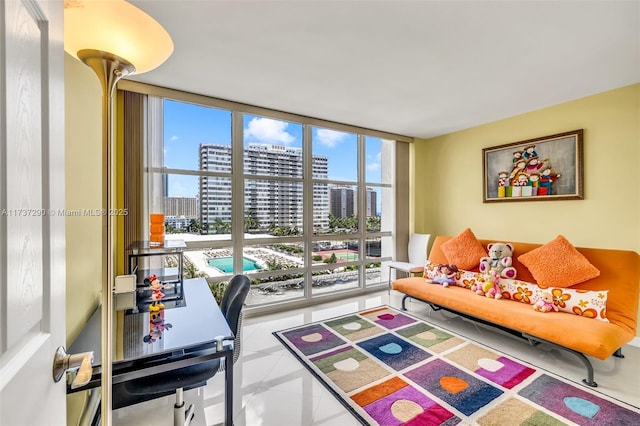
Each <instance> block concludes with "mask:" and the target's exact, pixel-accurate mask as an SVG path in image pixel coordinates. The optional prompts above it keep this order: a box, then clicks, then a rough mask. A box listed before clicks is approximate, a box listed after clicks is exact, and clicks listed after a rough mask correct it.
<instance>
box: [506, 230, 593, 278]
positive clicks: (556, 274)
mask: <svg viewBox="0 0 640 426" xmlns="http://www.w3.org/2000/svg"><path fill="white" fill-rule="evenodd" d="M518 261H520V263H522V264H523V265H524V266H526V267H527V269H529V271H531V275H533V278H535V280H536V282H537V283H538V285H541V286H544V287H560V288H566V287H571V286H572V285H574V284H578V283H581V282H584V281H587V280H590V279H592V278H595V277H597V276H599V275H600V271H599V270H598V269H597V268H596V267H595V266H593V265H592V264H591V263H589V261H588V260H587V259H586V258H585V257H584V256H583V255H582V254H581V253H580V252H578V250H576V248H575V247H574V246H573V245H571V243H570V242H569V241H567V239H566V238H564V237H563V236H562V235H558V236H557V237H556V238H555V239H554V240H553V241H550V242H548V243H547V244H544V245H542V246H540V247H538V248H537V249H534V250H531V251H529V252H527V253H524V254H522V255H520V256H518Z"/></svg>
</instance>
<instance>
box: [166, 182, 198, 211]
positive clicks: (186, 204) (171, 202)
mask: <svg viewBox="0 0 640 426" xmlns="http://www.w3.org/2000/svg"><path fill="white" fill-rule="evenodd" d="M165 176H167V175H165ZM165 188H166V186H165ZM164 214H165V215H166V216H174V217H181V216H183V217H186V218H191V219H193V218H196V217H198V199H197V198H196V197H165V198H164Z"/></svg>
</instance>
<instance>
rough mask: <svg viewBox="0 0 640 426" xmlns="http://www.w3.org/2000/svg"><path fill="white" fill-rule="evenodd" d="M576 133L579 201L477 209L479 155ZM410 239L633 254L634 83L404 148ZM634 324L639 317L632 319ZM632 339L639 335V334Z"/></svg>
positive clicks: (639, 118) (639, 212) (639, 182)
mask: <svg viewBox="0 0 640 426" xmlns="http://www.w3.org/2000/svg"><path fill="white" fill-rule="evenodd" d="M576 129H584V200H569V201H535V202H533V201H532V202H511V203H509V202H507V203H487V204H485V203H483V202H482V148H486V147H491V146H496V145H501V144H505V143H510V142H517V141H521V140H527V139H533V138H536V137H541V136H545V135H551V134H555V133H561V132H566V131H571V130H576ZM412 167H413V170H414V171H415V172H414V175H413V179H412V181H411V186H412V189H411V197H412V205H413V210H414V215H413V218H414V223H413V224H412V229H415V232H426V233H432V234H436V235H437V234H445V235H456V234H458V233H459V232H460V231H462V230H463V229H464V228H466V227H469V228H471V229H472V230H473V232H474V233H475V234H476V236H477V237H478V238H486V239H494V240H511V241H525V242H535V243H545V242H547V241H549V240H551V239H553V238H554V237H555V236H556V235H558V234H562V235H564V236H565V237H566V238H567V239H568V240H569V241H571V242H572V243H573V244H574V245H576V246H581V247H599V248H615V249H623V250H633V251H636V252H639V251H640V84H635V85H632V86H627V87H623V88H620V89H616V90H612V91H609V92H604V93H601V94H597V95H593V96H589V97H586V98H582V99H578V100H575V101H571V102H567V103H563V104H559V105H555V106H552V107H549V108H545V109H542V110H538V111H534V112H530V113H527V114H522V115H518V116H515V117H511V118H507V119H504V120H500V121H496V122H493V123H489V124H485V125H482V126H478V127H473V128H470V129H466V130H462V131H459V132H456V133H451V134H448V135H445V136H440V137H437V138H432V139H427V140H420V139H418V140H416V143H414V144H413V145H412ZM638 317H639V322H640V313H639V315H638ZM639 335H640V334H639Z"/></svg>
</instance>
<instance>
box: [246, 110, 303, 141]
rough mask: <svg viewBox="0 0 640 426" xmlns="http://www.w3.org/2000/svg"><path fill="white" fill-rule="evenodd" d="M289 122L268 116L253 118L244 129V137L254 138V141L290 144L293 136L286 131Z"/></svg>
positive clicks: (293, 138)
mask: <svg viewBox="0 0 640 426" xmlns="http://www.w3.org/2000/svg"><path fill="white" fill-rule="evenodd" d="M288 126H289V123H287V122H285V121H278V120H272V119H270V118H258V117H256V118H253V119H251V121H249V125H248V126H247V128H246V129H244V138H245V140H246V139H249V138H255V139H256V140H255V142H266V143H283V144H285V145H286V144H290V143H292V142H294V141H295V137H293V135H292V134H291V133H289V132H287V127H288Z"/></svg>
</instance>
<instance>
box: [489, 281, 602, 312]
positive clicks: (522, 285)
mask: <svg viewBox="0 0 640 426" xmlns="http://www.w3.org/2000/svg"><path fill="white" fill-rule="evenodd" d="M499 285H500V288H501V289H502V298H503V299H506V300H515V301H516V302H521V303H526V304H529V305H534V304H535V303H536V302H537V301H538V300H540V299H541V298H542V293H543V292H545V291H546V292H549V293H551V295H552V296H553V303H554V305H556V306H557V307H558V310H559V311H560V312H567V313H570V314H574V315H580V316H583V317H585V318H594V319H597V320H599V321H603V322H609V320H608V319H607V295H608V293H609V290H577V289H571V288H560V287H539V286H538V285H536V284H533V283H528V282H526V281H519V280H512V279H507V278H501V279H500V283H499Z"/></svg>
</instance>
